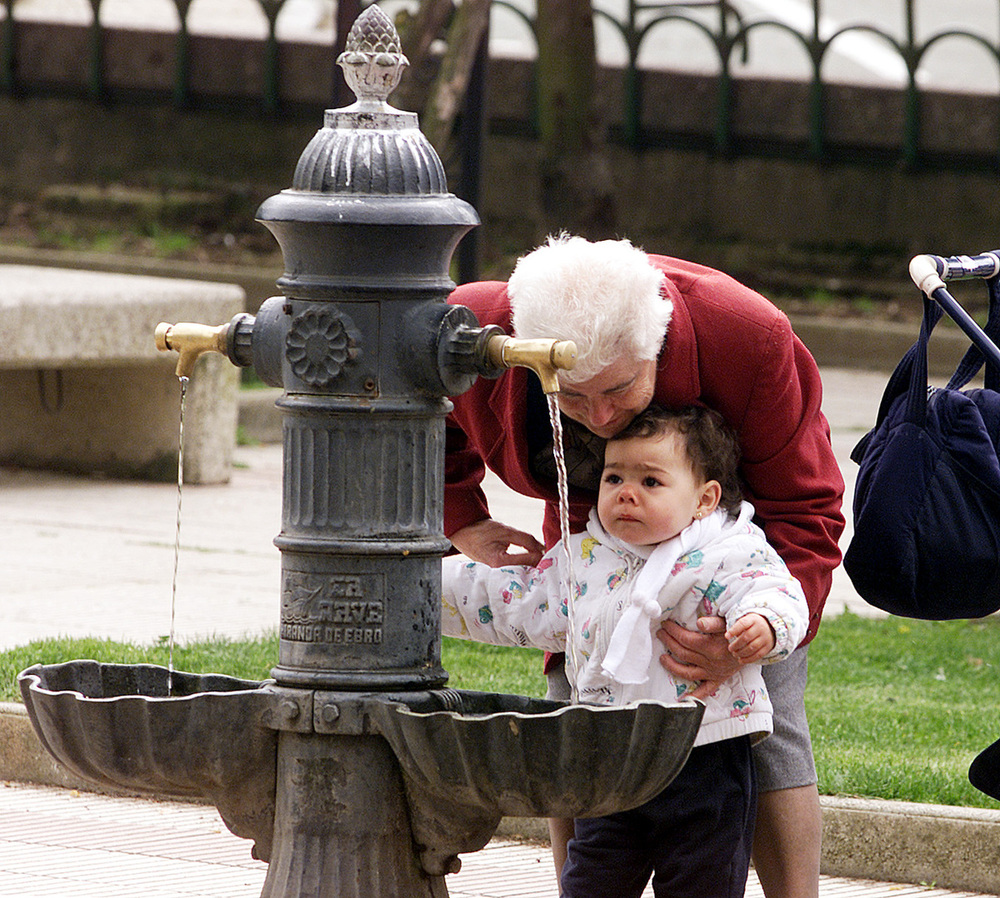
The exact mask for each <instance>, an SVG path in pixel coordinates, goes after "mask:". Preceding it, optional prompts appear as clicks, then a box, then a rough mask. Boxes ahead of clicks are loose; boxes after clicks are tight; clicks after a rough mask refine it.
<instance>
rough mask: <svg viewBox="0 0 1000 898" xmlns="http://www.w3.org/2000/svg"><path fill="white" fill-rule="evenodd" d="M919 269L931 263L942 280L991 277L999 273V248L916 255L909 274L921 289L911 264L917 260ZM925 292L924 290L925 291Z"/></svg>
mask: <svg viewBox="0 0 1000 898" xmlns="http://www.w3.org/2000/svg"><path fill="white" fill-rule="evenodd" d="M918 259H920V260H922V261H921V262H920V263H918V265H919V267H920V268H921V270H923V269H925V267H926V265H927V264H928V262H929V263H932V264H933V266H934V269H935V271H936V272H937V274H938V276H939V277H940V278H941V280H943V281H960V280H965V279H967V278H991V277H995V276H996V275H998V274H1000V250H993V251H991V252H986V253H980V254H979V255H977V256H931V255H924V256H916V257H915V258H914V259H913V260H912V261H911V262H910V276H911V277H913V278H914V283H916V284H917V286H918V287H920V288H921V289H923V288H922V287H921V285H920V283H919V282H917V280H916V277H915V276H914V274H913V265H914V262H917V260H918ZM925 292H926V291H925Z"/></svg>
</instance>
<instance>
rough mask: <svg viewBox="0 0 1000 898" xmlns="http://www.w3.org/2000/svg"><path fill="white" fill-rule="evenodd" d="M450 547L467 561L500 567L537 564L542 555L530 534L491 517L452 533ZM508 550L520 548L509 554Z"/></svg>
mask: <svg viewBox="0 0 1000 898" xmlns="http://www.w3.org/2000/svg"><path fill="white" fill-rule="evenodd" d="M451 544H452V545H453V546H454V547H455V548H456V549H458V551H459V552H461V553H462V554H463V555H465V556H466V557H467V558H470V559H472V560H473V561H479V562H482V563H483V564H488V565H489V566H490V567H503V566H504V565H505V564H526V565H536V564H538V562H539V561H541V560H542V556H543V555H544V554H545V546H543V545H542V544H541V543H540V542H539V541H538V540H537V539H535V537H533V536H532V535H531V534H530V533H525V532H524V531H523V530H515V529H514V528H513V527H508V526H507V525H506V524H501V523H500V522H499V521H494V520H493V519H492V518H483V520H481V521H477V522H476V523H475V524H469V526H468V527H463V528H462V529H461V530H458V531H456V532H455V533H454V534H452V537H451ZM511 547H516V548H518V549H522V550H523V551H521V552H511V551H510V549H511Z"/></svg>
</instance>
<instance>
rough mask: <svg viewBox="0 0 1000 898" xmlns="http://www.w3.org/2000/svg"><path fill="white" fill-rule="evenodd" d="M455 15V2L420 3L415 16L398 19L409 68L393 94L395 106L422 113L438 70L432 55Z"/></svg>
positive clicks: (429, 0) (401, 15) (403, 15)
mask: <svg viewBox="0 0 1000 898" xmlns="http://www.w3.org/2000/svg"><path fill="white" fill-rule="evenodd" d="M454 13H455V4H454V3H453V2H452V0H421V3H420V5H419V6H418V7H417V9H416V11H415V12H413V13H407V12H405V11H404V12H400V13H399V14H398V15H397V16H396V22H395V24H396V30H397V31H398V32H399V41H400V44H401V45H402V47H403V53H404V55H405V56H406V58H407V60H408V61H409V63H410V65H409V67H408V68H406V69H405V70H404V71H403V78H402V81H401V82H400V84H399V87H397V88H396V91H395V93H394V94H393V95H392V105H393V106H396V107H397V108H399V109H408V110H410V111H411V112H420V111H421V110H422V109H423V108H424V104H425V103H426V102H427V97H428V96H429V95H430V91H431V85H432V84H433V83H434V77H435V75H436V73H437V70H438V60H437V59H435V58H434V56H433V54H432V53H431V47H432V46H433V44H434V41H435V40H437V39H438V38H439V37H443V36H444V34H445V31H446V28H447V25H448V22H449V20H450V19H451V17H452V16H453V15H454Z"/></svg>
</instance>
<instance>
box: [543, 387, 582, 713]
mask: <svg viewBox="0 0 1000 898" xmlns="http://www.w3.org/2000/svg"><path fill="white" fill-rule="evenodd" d="M547 398H548V401H549V421H551V423H552V454H553V456H554V458H555V462H556V477H557V481H558V485H559V535H560V536H561V537H562V546H563V552H564V553H565V555H566V576H565V577H564V578H563V582H562V588H563V592H564V594H565V596H566V612H567V632H568V633H569V639H568V640H567V641H566V664H567V665H568V666H567V669H566V671H567V674H568V678H569V684H570V698H571V700H572V701H574V702H576V701H577V693H576V676H575V674H576V671H577V669H578V668H577V662H578V658H577V649H576V616H575V610H576V608H575V606H576V603H575V601H574V599H575V595H574V590H575V589H576V577H575V576H574V574H573V553H572V552H571V551H570V547H569V483H568V478H567V476H566V453H565V451H564V448H563V430H562V418H561V417H560V416H559V397H558V394H557V393H549V394H548V397H547Z"/></svg>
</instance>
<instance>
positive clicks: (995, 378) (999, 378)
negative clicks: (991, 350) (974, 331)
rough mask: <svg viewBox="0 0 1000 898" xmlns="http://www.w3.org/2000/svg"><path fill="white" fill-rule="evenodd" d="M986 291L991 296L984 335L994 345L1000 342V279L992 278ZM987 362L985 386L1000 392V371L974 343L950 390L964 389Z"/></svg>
mask: <svg viewBox="0 0 1000 898" xmlns="http://www.w3.org/2000/svg"><path fill="white" fill-rule="evenodd" d="M986 290H987V294H988V295H989V301H990V311H989V316H988V318H987V320H986V326H985V327H984V328H983V333H985V334H986V336H987V337H989V338H990V340H992V341H993V342H994V343H998V342H1000V277H996V276H994V277H992V278H989V279H987V281H986ZM983 362H986V376H985V386H986V389H987V390H994V391H996V390H1000V369H998V368H997V365H996V364H995V363H994V362H993V361H992V360H991V359H987V358H986V357H985V356H984V355H983V351H982V350H981V349H980V348H979V347H978V346H976V344H975V343H973V344H972V345H971V346H970V347H969V348H968V349H967V350H966V351H965V355H964V356H962V361H961V362H959V363H958V367H957V368H956V369H955V373H954V374H953V375H952V376H951V380H949V381H948V387H947V388H948V389H949V390H960V389H961V388H962V387H964V386H965V385H966V384H967V383H968V382H969V381H970V380H972V378H973V377H975V376H976V374H978V373H979V369H980V368H982V367H983Z"/></svg>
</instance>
